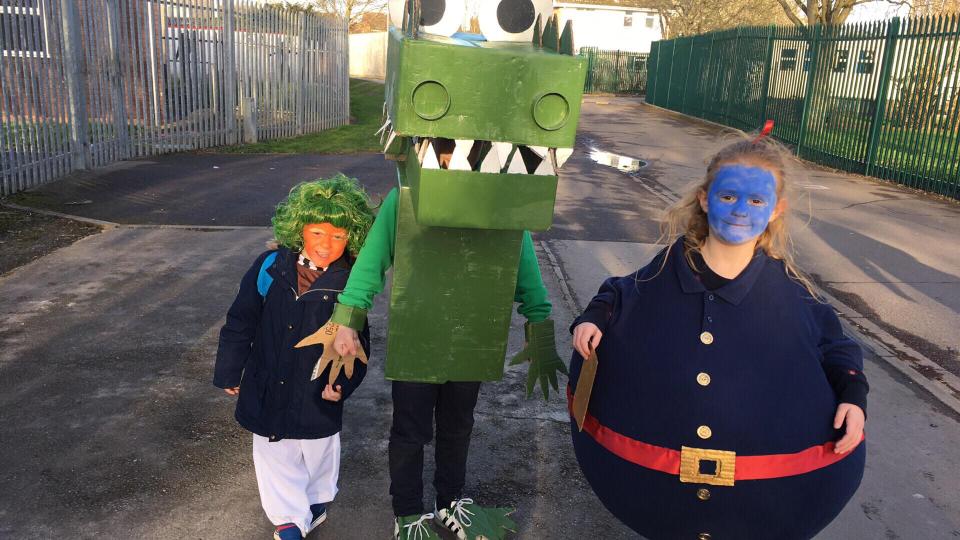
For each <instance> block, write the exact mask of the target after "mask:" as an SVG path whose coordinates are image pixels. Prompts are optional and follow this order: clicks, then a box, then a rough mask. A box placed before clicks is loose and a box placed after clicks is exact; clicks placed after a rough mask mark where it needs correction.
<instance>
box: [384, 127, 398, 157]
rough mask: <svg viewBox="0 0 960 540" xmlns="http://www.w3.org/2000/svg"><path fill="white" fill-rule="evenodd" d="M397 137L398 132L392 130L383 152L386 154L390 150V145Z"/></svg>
mask: <svg viewBox="0 0 960 540" xmlns="http://www.w3.org/2000/svg"><path fill="white" fill-rule="evenodd" d="M396 136H397V132H396V131H394V130H392V129H391V130H390V136H389V137H387V144H385V145H383V151H384V152H386V151H387V149H388V148H390V144H391V143H393V139H394V138H395V137H396Z"/></svg>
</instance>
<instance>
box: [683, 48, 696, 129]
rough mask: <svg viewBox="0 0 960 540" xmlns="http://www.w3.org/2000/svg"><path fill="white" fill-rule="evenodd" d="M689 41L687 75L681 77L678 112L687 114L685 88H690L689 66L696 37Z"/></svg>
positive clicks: (691, 61)
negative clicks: (681, 85) (681, 84)
mask: <svg viewBox="0 0 960 540" xmlns="http://www.w3.org/2000/svg"><path fill="white" fill-rule="evenodd" d="M689 39H690V52H689V53H687V73H686V75H684V76H683V88H684V91H683V97H682V98H681V99H680V112H682V113H683V114H687V91H686V89H687V87H689V86H690V64H691V63H693V49H694V46H695V45H696V39H697V38H696V37H691V38H689Z"/></svg>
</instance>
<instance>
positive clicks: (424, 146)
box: [417, 137, 433, 163]
mask: <svg viewBox="0 0 960 540" xmlns="http://www.w3.org/2000/svg"><path fill="white" fill-rule="evenodd" d="M427 150H430V153H433V149H432V148H430V138H429V137H427V138H426V139H420V147H419V148H417V161H419V162H420V163H423V159H424V157H426V154H427Z"/></svg>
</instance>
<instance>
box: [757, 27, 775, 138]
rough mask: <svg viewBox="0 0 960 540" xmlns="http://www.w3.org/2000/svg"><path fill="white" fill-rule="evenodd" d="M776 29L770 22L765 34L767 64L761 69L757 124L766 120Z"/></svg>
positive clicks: (760, 124)
mask: <svg viewBox="0 0 960 540" xmlns="http://www.w3.org/2000/svg"><path fill="white" fill-rule="evenodd" d="M776 29H777V27H776V26H774V25H772V24H771V25H770V30H769V33H768V34H767V64H766V66H765V67H764V70H763V83H762V84H761V86H760V90H761V91H762V92H763V94H762V95H761V96H760V119H759V122H757V125H759V126H762V125H763V123H764V122H765V121H766V120H767V95H768V94H769V93H770V71H771V70H772V69H773V34H774V32H775V31H776Z"/></svg>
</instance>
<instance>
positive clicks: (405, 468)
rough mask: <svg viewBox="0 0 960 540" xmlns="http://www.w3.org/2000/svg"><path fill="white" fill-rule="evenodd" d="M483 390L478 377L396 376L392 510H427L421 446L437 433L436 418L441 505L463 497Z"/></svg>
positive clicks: (435, 480) (436, 479)
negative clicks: (425, 379)
mask: <svg viewBox="0 0 960 540" xmlns="http://www.w3.org/2000/svg"><path fill="white" fill-rule="evenodd" d="M479 392H480V383H479V382H447V383H443V384H430V383H416V382H404V381H394V382H393V426H392V427H391V428H390V447H389V449H390V452H389V453H390V455H389V457H390V495H391V496H392V497H393V513H394V515H397V516H409V515H413V514H422V513H423V446H424V445H425V444H427V443H429V442H430V440H431V439H433V423H434V419H436V424H437V442H436V445H435V449H436V452H435V455H434V460H435V461H436V473H435V474H434V477H433V487H434V488H435V489H436V490H437V506H438V507H444V506H449V505H450V503H451V502H452V501H453V500H455V499H458V498H460V494H461V492H462V491H463V484H464V482H465V478H466V474H467V451H468V450H469V448H470V434H471V433H472V432H473V408H474V407H475V406H476V405H477V394H478V393H479Z"/></svg>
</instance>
